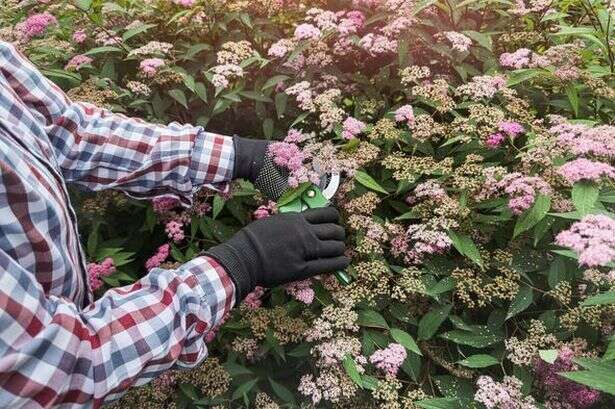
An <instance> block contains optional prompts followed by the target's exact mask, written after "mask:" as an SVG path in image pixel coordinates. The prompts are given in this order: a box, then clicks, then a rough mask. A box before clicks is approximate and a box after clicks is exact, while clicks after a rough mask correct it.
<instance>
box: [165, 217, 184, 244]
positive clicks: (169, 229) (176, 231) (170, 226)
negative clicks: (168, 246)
mask: <svg viewBox="0 0 615 409" xmlns="http://www.w3.org/2000/svg"><path fill="white" fill-rule="evenodd" d="M164 231H165V232H166V233H167V236H169V238H170V239H171V240H173V241H174V242H176V243H177V242H180V241H182V240H183V239H184V238H185V234H184V224H183V223H182V222H181V221H178V220H170V221H168V222H167V224H166V226H165V228H164Z"/></svg>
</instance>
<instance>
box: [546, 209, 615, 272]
mask: <svg viewBox="0 0 615 409" xmlns="http://www.w3.org/2000/svg"><path fill="white" fill-rule="evenodd" d="M555 243H556V244H557V245H559V246H564V247H570V248H571V249H573V250H574V251H575V252H576V253H577V254H578V255H579V264H581V265H586V266H589V267H594V266H605V265H607V264H608V263H610V262H612V261H613V260H615V220H613V219H612V218H610V217H609V216H605V215H602V214H596V215H594V214H590V215H587V216H585V217H584V218H583V219H581V220H580V221H578V222H575V223H574V224H573V225H572V226H571V227H570V229H568V230H564V231H561V232H560V233H559V234H558V235H557V236H556V237H555Z"/></svg>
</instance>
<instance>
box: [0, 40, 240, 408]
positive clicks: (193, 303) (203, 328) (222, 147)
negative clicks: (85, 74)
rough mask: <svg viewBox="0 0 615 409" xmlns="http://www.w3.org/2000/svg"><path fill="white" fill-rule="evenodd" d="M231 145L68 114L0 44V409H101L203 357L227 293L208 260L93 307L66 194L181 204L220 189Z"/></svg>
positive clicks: (230, 294) (81, 107) (105, 115)
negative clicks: (79, 191) (115, 193)
mask: <svg viewBox="0 0 615 409" xmlns="http://www.w3.org/2000/svg"><path fill="white" fill-rule="evenodd" d="M233 155H234V152H233V143H232V138H229V137H226V136H222V135H217V134H212V133H208V132H205V131H204V130H203V129H202V128H200V127H192V126H188V125H179V124H175V123H174V124H170V125H168V126H162V125H153V124H149V123H146V122H143V121H141V120H137V119H133V118H128V117H125V116H122V115H117V114H113V113H111V112H109V111H106V110H103V109H100V108H96V107H94V106H91V105H88V104H84V103H75V102H72V101H70V100H69V99H68V98H67V97H66V95H64V93H63V92H62V91H61V90H60V89H59V88H58V87H56V86H55V85H53V84H52V83H51V82H50V81H48V80H47V79H46V78H45V77H44V76H43V75H42V74H40V73H39V72H38V71H37V70H36V68H35V67H34V66H33V65H32V64H31V63H30V62H28V61H27V60H26V59H25V58H24V57H23V56H22V55H21V54H20V53H19V52H18V51H17V50H16V49H15V48H14V47H13V46H12V45H10V44H7V43H3V42H0V407H1V408H41V407H45V408H47V407H60V408H77V407H78V408H91V407H94V408H97V407H100V406H101V405H102V403H103V402H105V401H108V400H112V399H114V398H117V397H119V396H120V395H121V394H122V393H123V392H124V391H125V390H126V389H127V388H129V387H130V386H132V385H139V384H144V383H146V382H148V381H149V380H151V379H152V378H154V377H156V376H157V375H158V374H160V373H161V372H162V371H165V370H167V369H169V368H172V367H191V366H194V365H196V364H198V363H199V362H200V361H201V360H202V359H203V358H204V357H205V356H206V355H207V347H206V345H205V342H204V336H205V335H206V334H207V332H208V331H210V330H211V329H212V328H213V327H214V326H215V325H216V324H217V323H219V322H220V321H221V319H222V317H223V316H224V315H225V314H226V313H227V312H228V311H229V310H230V309H231V307H232V306H233V303H234V297H235V289H234V286H233V283H232V281H231V280H230V278H229V276H228V275H227V273H226V272H225V271H224V270H223V269H222V267H221V266H220V265H219V264H218V263H217V262H216V261H215V260H213V259H211V258H208V257H199V258H196V259H194V260H192V261H191V262H189V263H186V264H184V265H182V266H180V267H179V268H177V269H175V270H164V269H154V270H153V271H151V272H150V273H149V274H148V275H147V276H145V277H144V278H143V279H141V280H139V281H138V282H137V283H135V284H133V285H131V286H127V287H123V288H117V289H113V290H111V291H108V292H107V293H106V294H105V295H104V296H103V297H102V298H100V299H99V300H97V301H96V302H92V296H91V292H90V291H89V290H88V284H87V274H86V271H85V262H84V258H83V251H82V249H81V245H80V243H79V239H78V238H79V234H78V231H77V226H76V219H75V213H74V211H73V209H72V207H71V205H70V202H69V198H68V194H67V192H66V185H65V183H76V184H79V185H82V186H84V187H86V188H88V189H91V190H102V189H118V190H122V191H124V192H126V193H127V194H129V195H131V196H134V197H137V198H150V197H154V196H158V195H163V194H164V195H175V196H177V197H178V198H180V200H182V201H183V202H184V203H186V204H187V203H189V202H190V200H191V196H192V193H193V192H194V191H195V190H196V189H198V188H199V187H201V186H202V185H204V184H218V183H223V182H227V181H229V180H230V178H231V176H232V169H233V165H234V163H233V160H234V159H233Z"/></svg>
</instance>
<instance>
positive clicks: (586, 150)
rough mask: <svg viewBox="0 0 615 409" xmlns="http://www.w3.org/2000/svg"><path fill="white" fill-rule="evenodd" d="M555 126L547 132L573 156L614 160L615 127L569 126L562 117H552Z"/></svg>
mask: <svg viewBox="0 0 615 409" xmlns="http://www.w3.org/2000/svg"><path fill="white" fill-rule="evenodd" d="M552 120H553V121H554V122H555V125H554V126H552V127H551V128H550V129H549V132H550V133H552V134H553V135H556V136H557V142H558V144H560V145H561V146H563V147H565V148H568V149H569V150H570V151H571V152H572V153H574V154H575V155H583V156H586V155H594V156H598V157H603V158H608V159H613V158H615V126H612V125H601V126H597V127H595V128H590V127H588V126H587V125H582V124H571V123H569V122H567V121H566V120H565V119H564V118H562V117H557V116H553V117H552Z"/></svg>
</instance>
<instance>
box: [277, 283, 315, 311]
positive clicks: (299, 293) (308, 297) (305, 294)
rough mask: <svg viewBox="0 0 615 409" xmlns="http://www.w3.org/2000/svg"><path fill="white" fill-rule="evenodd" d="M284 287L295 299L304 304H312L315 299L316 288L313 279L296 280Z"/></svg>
mask: <svg viewBox="0 0 615 409" xmlns="http://www.w3.org/2000/svg"><path fill="white" fill-rule="evenodd" d="M284 289H285V290H286V292H287V293H288V294H290V295H291V296H292V297H293V298H294V299H296V300H297V301H300V302H302V303H304V304H308V305H309V304H311V303H312V302H313V301H314V296H315V293H314V290H313V289H312V280H310V279H307V280H301V281H295V282H292V283H289V284H286V285H285V286H284Z"/></svg>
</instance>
